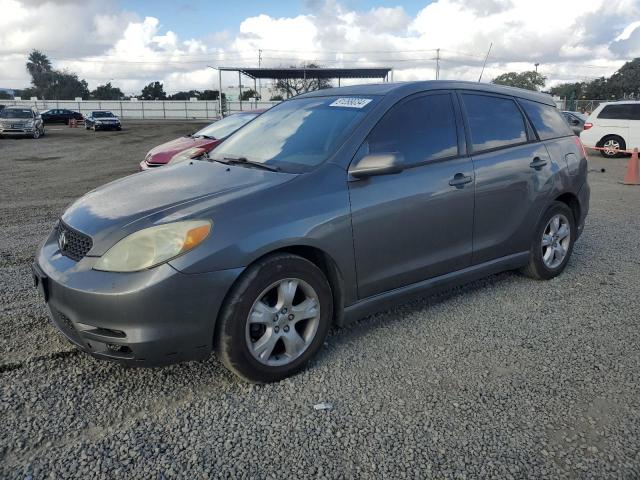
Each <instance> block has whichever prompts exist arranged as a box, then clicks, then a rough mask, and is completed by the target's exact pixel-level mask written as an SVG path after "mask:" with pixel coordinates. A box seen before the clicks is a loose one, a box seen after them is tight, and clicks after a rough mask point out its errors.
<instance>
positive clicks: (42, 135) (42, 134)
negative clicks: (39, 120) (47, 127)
mask: <svg viewBox="0 0 640 480" xmlns="http://www.w3.org/2000/svg"><path fill="white" fill-rule="evenodd" d="M44 133H45V132H44V126H43V127H42V133H41V134H40V136H41V137H44Z"/></svg>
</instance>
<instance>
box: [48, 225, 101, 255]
mask: <svg viewBox="0 0 640 480" xmlns="http://www.w3.org/2000/svg"><path fill="white" fill-rule="evenodd" d="M56 237H57V239H58V247H59V248H60V253H62V254H63V255H64V256H65V257H69V258H70V259H71V260H75V261H76V262H77V261H79V260H82V259H83V258H84V256H85V255H86V254H87V253H88V252H89V250H91V247H92V246H93V241H92V240H91V237H89V236H88V235H85V234H84V233H80V232H78V231H77V230H74V229H73V228H71V227H69V226H68V225H65V224H64V223H62V220H61V221H59V222H58V225H57V226H56Z"/></svg>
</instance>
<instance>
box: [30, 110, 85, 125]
mask: <svg viewBox="0 0 640 480" xmlns="http://www.w3.org/2000/svg"><path fill="white" fill-rule="evenodd" d="M40 115H41V116H42V120H43V121H44V123H45V124H46V123H65V124H68V123H69V120H71V119H74V120H83V119H84V117H83V116H82V114H81V113H79V112H74V111H73V110H66V109H62V108H52V109H50V110H45V111H44V112H42V113H41V114H40Z"/></svg>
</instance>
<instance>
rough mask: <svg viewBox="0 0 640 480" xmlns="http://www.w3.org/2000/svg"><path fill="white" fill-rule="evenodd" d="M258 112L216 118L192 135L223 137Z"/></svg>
mask: <svg viewBox="0 0 640 480" xmlns="http://www.w3.org/2000/svg"><path fill="white" fill-rule="evenodd" d="M257 116H258V114H257V113H256V114H249V113H238V114H235V115H229V116H228V117H225V118H223V119H222V120H218V121H217V122H215V123H212V124H211V125H209V126H207V127H204V128H203V129H202V130H198V131H197V132H196V133H194V134H193V136H194V137H207V138H213V139H219V138H225V137H228V136H229V135H231V134H232V133H233V132H235V131H236V130H238V129H239V128H240V127H242V126H243V125H246V124H247V123H249V122H250V121H251V120H253V119H254V118H256V117H257Z"/></svg>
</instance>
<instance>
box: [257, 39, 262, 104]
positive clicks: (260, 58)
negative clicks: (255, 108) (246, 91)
mask: <svg viewBox="0 0 640 480" xmlns="http://www.w3.org/2000/svg"><path fill="white" fill-rule="evenodd" d="M258 68H262V50H258ZM258 97H259V99H260V100H262V81H261V80H260V79H259V78H258Z"/></svg>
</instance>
